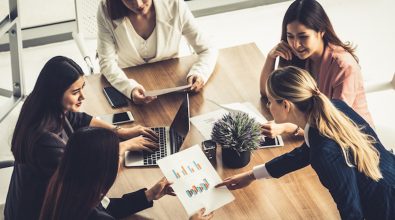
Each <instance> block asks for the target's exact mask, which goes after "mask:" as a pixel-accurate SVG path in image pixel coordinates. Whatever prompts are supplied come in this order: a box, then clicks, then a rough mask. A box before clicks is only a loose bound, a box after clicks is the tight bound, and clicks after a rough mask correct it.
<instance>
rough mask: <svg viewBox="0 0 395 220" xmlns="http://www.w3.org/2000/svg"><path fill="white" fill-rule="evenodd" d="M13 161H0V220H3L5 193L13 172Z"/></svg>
mask: <svg viewBox="0 0 395 220" xmlns="http://www.w3.org/2000/svg"><path fill="white" fill-rule="evenodd" d="M13 166H14V161H12V160H4V161H0V181H1V184H0V220H2V219H4V205H5V201H6V198H7V192H8V187H9V183H10V180H11V175H12V171H13V169H14V168H13Z"/></svg>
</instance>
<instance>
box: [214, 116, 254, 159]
mask: <svg viewBox="0 0 395 220" xmlns="http://www.w3.org/2000/svg"><path fill="white" fill-rule="evenodd" d="M260 136H261V126H260V124H259V123H258V122H257V121H256V120H255V119H253V118H251V117H250V116H249V115H248V114H246V113H244V112H230V113H228V114H226V115H224V116H223V117H222V118H221V119H219V120H218V121H216V122H215V123H214V127H213V130H212V132H211V139H212V140H213V141H215V142H217V143H218V144H220V145H221V146H222V147H223V148H233V150H235V151H237V152H238V153H240V152H244V151H252V150H255V149H257V148H258V146H259V140H260Z"/></svg>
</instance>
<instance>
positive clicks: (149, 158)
mask: <svg viewBox="0 0 395 220" xmlns="http://www.w3.org/2000/svg"><path fill="white" fill-rule="evenodd" d="M189 118H190V114H189V96H188V93H185V96H184V98H183V101H182V103H181V106H180V108H179V109H178V112H177V114H176V116H175V117H174V119H173V122H172V123H171V125H170V127H155V128H151V129H152V130H154V131H155V132H156V133H157V134H158V136H159V139H158V142H159V149H158V150H156V151H154V152H153V153H150V152H146V151H143V152H135V151H127V152H126V153H125V166H126V167H142V166H157V164H156V161H157V160H159V159H161V158H163V157H166V156H168V155H170V154H174V153H177V152H178V151H179V150H180V148H181V145H182V143H183V142H184V139H185V137H186V135H187V134H188V132H189V128H190V122H189Z"/></svg>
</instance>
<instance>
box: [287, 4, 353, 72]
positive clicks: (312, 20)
mask: <svg viewBox="0 0 395 220" xmlns="http://www.w3.org/2000/svg"><path fill="white" fill-rule="evenodd" d="M294 21H298V22H299V23H301V24H303V25H304V26H306V27H307V28H309V29H312V30H314V31H315V32H325V34H324V36H323V41H324V45H325V47H326V46H327V45H328V43H331V44H333V45H337V46H341V47H343V48H344V49H345V50H346V51H347V52H349V53H350V54H351V55H352V56H353V57H354V59H355V60H356V61H357V62H358V57H357V56H356V55H355V47H353V46H352V45H351V43H349V42H346V43H343V42H342V41H341V40H340V39H339V37H338V36H337V34H336V32H335V30H334V28H333V26H332V23H331V21H330V20H329V17H328V15H327V14H326V12H325V10H324V8H323V7H322V6H321V4H320V3H318V2H317V1H315V0H296V1H294V2H293V3H292V4H291V5H290V6H289V8H288V9H287V11H286V12H285V15H284V19H283V23H282V29H281V40H282V41H284V42H288V41H287V25H288V24H289V23H292V22H294ZM304 64H305V61H304V60H300V59H299V58H298V57H296V56H292V59H291V60H289V61H287V60H285V59H283V58H281V57H280V63H279V66H280V67H283V66H297V67H300V68H304Z"/></svg>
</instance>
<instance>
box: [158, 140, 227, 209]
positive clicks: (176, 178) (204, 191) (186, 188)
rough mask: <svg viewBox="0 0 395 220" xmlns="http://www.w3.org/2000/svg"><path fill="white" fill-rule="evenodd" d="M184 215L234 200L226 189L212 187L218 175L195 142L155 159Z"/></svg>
mask: <svg viewBox="0 0 395 220" xmlns="http://www.w3.org/2000/svg"><path fill="white" fill-rule="evenodd" d="M157 163H158V165H159V168H160V169H161V171H162V173H163V174H164V175H165V177H166V178H167V179H168V180H169V181H170V182H173V184H172V185H171V186H172V188H173V189H174V192H175V193H176V194H177V197H178V199H180V201H181V203H182V205H183V206H184V208H185V210H186V212H187V213H188V216H191V215H193V214H194V213H196V212H197V211H198V210H200V209H201V208H206V212H205V214H208V213H210V212H212V211H214V210H216V209H218V208H220V207H222V206H224V205H226V204H228V203H230V202H231V201H233V200H234V197H233V195H232V193H231V192H230V191H229V190H228V188H226V187H225V186H224V187H220V188H214V186H215V185H217V184H218V183H221V182H222V180H221V177H220V176H219V175H218V174H217V172H216V171H215V169H214V167H213V166H212V165H211V163H210V162H209V161H208V159H207V157H206V156H205V155H204V153H203V151H202V149H201V148H200V147H199V146H198V145H194V146H192V147H190V148H188V149H185V150H183V151H180V152H178V153H176V154H172V155H170V156H167V157H165V158H163V159H160V160H158V161H157Z"/></svg>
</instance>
